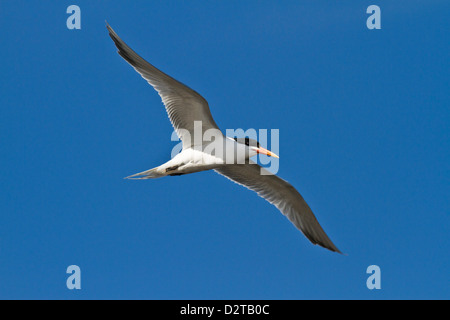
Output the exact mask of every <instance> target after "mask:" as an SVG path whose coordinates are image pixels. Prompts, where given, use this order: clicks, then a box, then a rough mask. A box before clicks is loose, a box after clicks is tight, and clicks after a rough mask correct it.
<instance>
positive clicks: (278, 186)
mask: <svg viewBox="0 0 450 320" xmlns="http://www.w3.org/2000/svg"><path fill="white" fill-rule="evenodd" d="M261 170H262V171H261ZM215 171H216V172H218V173H220V174H221V175H223V176H225V177H227V178H228V179H230V180H232V181H234V182H236V183H238V184H240V185H243V186H244V187H246V188H248V189H250V190H253V191H255V192H256V193H257V194H258V195H259V196H260V197H262V198H264V199H266V200H267V201H268V202H270V203H271V204H273V205H274V206H275V207H277V208H278V210H280V211H281V212H282V213H283V214H284V215H285V216H286V217H287V218H288V219H289V220H290V221H291V222H292V223H293V224H294V225H295V226H296V227H297V228H298V229H299V230H300V231H302V232H303V234H304V235H305V236H306V237H307V238H308V239H309V240H310V241H311V242H312V243H313V244H318V245H319V246H322V247H324V248H327V249H329V250H331V251H335V252H339V253H341V251H339V249H338V248H337V247H336V246H335V245H334V244H333V242H331V240H330V238H328V236H327V235H326V233H325V231H323V229H322V227H321V226H320V224H319V222H318V221H317V219H316V217H315V216H314V214H313V212H312V211H311V209H310V208H309V206H308V204H307V203H306V201H305V200H304V199H303V197H302V196H301V195H300V193H299V192H298V191H297V190H296V189H295V188H294V187H293V186H292V185H291V184H289V183H288V182H287V181H285V180H283V179H281V178H279V177H277V176H276V175H273V174H271V173H270V172H269V171H267V170H266V169H264V168H262V167H261V166H259V165H258V164H256V163H255V162H253V161H251V160H250V162H249V163H248V164H236V165H226V166H223V167H221V168H219V169H216V170H215ZM262 172H263V173H265V174H261V173H262Z"/></svg>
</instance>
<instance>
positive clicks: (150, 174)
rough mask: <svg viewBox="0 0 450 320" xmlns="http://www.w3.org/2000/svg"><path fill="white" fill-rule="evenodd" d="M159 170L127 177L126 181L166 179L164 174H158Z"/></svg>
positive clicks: (154, 169) (155, 169)
mask: <svg viewBox="0 0 450 320" xmlns="http://www.w3.org/2000/svg"><path fill="white" fill-rule="evenodd" d="M158 168H159V167H156V168H153V169H150V170H146V171H142V172H139V173H136V174H133V175H131V176H128V177H125V178H124V179H131V180H142V179H154V178H160V177H165V176H166V175H165V174H162V173H160V172H158Z"/></svg>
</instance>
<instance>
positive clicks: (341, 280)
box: [0, 0, 450, 299]
mask: <svg viewBox="0 0 450 320" xmlns="http://www.w3.org/2000/svg"><path fill="white" fill-rule="evenodd" d="M71 4H77V5H79V6H80V8H81V30H68V29H67V28H66V19H67V17H68V16H69V15H68V14H66V8H67V7H68V6H69V5H71ZM371 4H377V5H379V6H380V8H381V26H382V29H381V30H368V29H367V27H366V19H367V17H368V16H369V15H368V14H366V8H367V7H368V6H369V5H371ZM449 12H450V3H449V2H448V1H444V0H442V1H437V0H436V1H426V2H425V1H378V0H377V1H350V0H346V1H338V2H337V1H317V0H314V1H313V0H309V1H299V0H297V1H283V2H282V3H276V2H275V1H208V2H205V1H184V2H182V1H127V2H125V1H74V2H69V1H57V2H49V1H44V2H43V1H40V2H38V1H31V2H30V1H2V2H0V30H1V31H0V34H1V43H2V45H1V50H0V58H1V75H2V84H1V86H0V105H1V108H0V146H1V152H0V161H1V167H2V170H0V178H1V186H0V188H1V190H0V191H1V192H0V213H1V220H0V298H36V299H47V298H54V299H81V298H82V299H93V298H102V299H107V298H112V299H118V298H130V299H143V298H146V299H349V298H357V299H409V298H446V299H449V298H450V289H449V282H450V281H449V279H450V276H449V265H450V257H449V252H450V245H449V232H450V227H449V226H450V223H449V222H450V202H449V199H450V197H449V191H450V188H449V186H450V170H449V169H450V164H449V163H450V161H449V160H450V143H449V134H450V132H449V119H450V111H449V106H450V95H449V93H450V90H449V89H450V88H449V75H450V74H449V73H450V72H449V70H450V65H449V61H450V53H449V52H450V51H449V32H448V31H449V29H450V20H449V19H448V18H449ZM105 20H107V21H108V23H110V24H111V26H112V27H113V28H114V29H115V30H116V31H117V33H118V34H119V35H120V36H121V37H122V38H123V39H124V40H125V41H126V42H127V43H128V44H129V45H130V46H131V47H132V48H134V49H135V50H136V51H137V52H138V53H140V54H141V55H142V56H144V57H145V58H146V59H147V60H149V61H150V62H151V63H153V64H154V65H156V66H157V67H159V68H160V69H162V70H163V71H165V72H167V73H168V74H170V75H172V76H173V77H175V78H176V79H178V80H180V81H182V82H184V83H186V84H188V85H189V86H191V87H192V88H194V89H195V90H197V91H198V92H200V93H201V94H202V95H203V96H204V97H205V98H206V99H207V100H208V101H209V104H210V106H211V109H212V113H213V116H214V117H215V119H216V122H217V123H218V124H219V126H220V127H221V128H222V129H223V130H225V129H227V128H244V129H247V128H257V129H259V128H263V129H272V128H274V129H279V130H280V140H281V141H280V157H281V158H280V170H279V175H280V176H281V177H283V178H285V179H287V180H288V181H290V182H291V183H292V184H293V185H294V186H295V187H297V188H298V190H299V191H300V192H301V193H302V194H303V196H304V198H305V199H306V200H307V202H308V203H309V204H310V206H311V207H312V209H313V211H314V212H315V214H316V215H317V217H318V219H319V221H320V222H321V224H322V226H323V227H324V229H325V230H326V232H327V233H328V234H329V236H330V237H331V239H332V240H333V241H334V242H335V243H336V245H337V246H338V247H339V248H340V249H341V250H342V251H343V252H345V253H347V256H344V255H338V254H335V253H331V252H329V251H327V250H325V249H322V248H320V247H318V246H313V245H312V244H310V243H309V241H308V240H306V238H305V237H304V236H303V235H302V234H301V233H300V232H299V231H297V230H296V229H295V228H294V227H293V226H292V225H291V224H290V222H289V221H288V220H287V219H286V218H285V217H284V216H282V215H281V213H279V212H278V211H277V210H276V208H275V207H273V206H271V205H269V204H268V203H266V202H265V201H264V200H262V199H261V198H259V197H257V196H256V194H254V193H253V192H251V191H247V190H246V189H244V188H242V187H239V186H237V185H235V184H233V183H231V182H229V181H228V180H227V179H224V178H223V177H221V176H219V175H217V174H215V173H214V172H203V173H198V174H193V175H186V176H183V177H168V178H164V179H158V180H151V181H128V180H124V179H123V177H125V176H127V175H129V174H132V173H136V172H139V171H142V170H145V169H149V168H152V167H155V166H157V165H159V164H161V163H163V162H165V161H167V160H168V159H169V157H170V151H171V149H172V147H173V146H174V145H175V143H174V142H171V141H170V136H171V133H172V127H171V125H170V123H169V121H168V119H167V115H166V114H165V110H164V108H163V105H162V104H161V100H160V98H159V96H158V95H157V93H156V92H155V91H154V90H153V89H152V88H151V87H150V86H149V85H148V84H147V83H146V82H145V81H144V80H143V79H142V78H141V77H140V76H139V75H138V74H137V73H136V72H135V71H134V70H133V69H132V68H131V67H130V66H129V65H128V64H127V63H126V62H125V61H124V60H123V59H121V58H120V57H119V56H118V55H117V53H116V48H115V47H114V44H113V42H112V41H111V39H110V38H109V36H108V33H107V30H106V28H105ZM72 264H75V265H78V266H80V268H81V273H82V277H81V278H82V280H81V281H82V282H81V283H82V284H81V285H82V289H81V290H79V291H76V290H74V291H70V290H68V289H67V288H66V278H67V277H68V275H67V274H66V268H67V267H68V266H69V265H72ZM373 264H375V265H378V266H380V268H381V286H382V288H381V290H373V291H371V290H368V289H367V288H366V279H367V277H368V276H369V275H368V274H366V268H367V267H368V266H369V265H373Z"/></svg>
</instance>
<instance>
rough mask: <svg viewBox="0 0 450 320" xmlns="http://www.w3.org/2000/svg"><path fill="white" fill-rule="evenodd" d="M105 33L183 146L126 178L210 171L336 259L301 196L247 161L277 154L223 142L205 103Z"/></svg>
mask: <svg viewBox="0 0 450 320" xmlns="http://www.w3.org/2000/svg"><path fill="white" fill-rule="evenodd" d="M107 28H108V31H109V35H110V36H111V38H112V40H113V41H114V43H115V45H116V47H117V48H118V50H119V51H118V53H119V54H120V55H121V56H122V57H123V58H124V59H125V60H126V61H127V62H128V63H129V64H130V65H131V66H133V68H134V69H135V70H136V71H137V72H138V73H139V74H140V75H141V76H142V77H143V78H144V79H145V80H147V81H148V83H149V84H150V85H151V86H153V88H154V89H155V90H156V91H157V92H158V93H159V95H160V96H161V98H162V101H163V103H164V105H165V107H166V110H167V113H168V115H169V118H170V120H171V122H172V125H173V126H174V129H175V131H176V132H177V135H178V136H179V137H180V139H181V141H182V144H183V148H182V151H181V152H180V153H178V154H177V155H176V156H174V157H173V158H172V159H171V160H169V161H168V162H166V163H164V164H162V165H160V166H158V167H156V168H153V169H150V170H146V171H143V172H140V173H137V174H134V175H131V176H129V177H127V178H129V179H153V178H160V177H165V176H178V175H184V174H189V173H195V172H199V171H205V170H215V171H216V172H217V173H219V174H221V175H223V176H225V177H227V178H228V179H230V180H232V181H234V182H236V183H238V184H240V185H243V186H245V187H246V188H248V189H251V190H253V191H255V192H256V193H258V195H259V196H261V197H263V198H264V199H266V200H267V201H268V202H270V203H272V204H273V205H274V206H276V207H277V208H278V209H279V210H280V211H281V212H282V213H283V214H284V215H285V216H286V217H287V218H288V219H289V220H290V221H291V222H292V223H293V224H294V225H295V226H296V227H297V228H298V229H299V230H301V231H302V232H303V234H304V235H305V236H306V237H307V238H308V239H309V240H310V241H311V242H312V243H313V244H318V245H320V246H322V247H324V248H327V249H329V250H331V251H335V252H339V253H340V251H339V249H338V248H337V247H336V246H335V245H334V244H333V242H332V241H331V240H330V239H329V238H328V236H327V235H326V233H325V232H324V231H323V229H322V227H321V226H320V224H319V222H318V221H317V219H316V217H315V216H314V214H313V213H312V211H311V209H310V208H309V206H308V204H307V203H306V202H305V200H304V199H303V197H302V196H301V195H300V193H298V191H297V190H296V189H295V188H294V187H293V186H292V185H291V184H289V183H288V182H287V181H285V180H283V179H281V178H279V177H277V176H276V175H273V174H271V173H270V172H269V171H267V170H266V169H264V168H262V167H261V166H259V165H258V164H256V163H255V162H253V161H252V160H250V158H251V157H253V156H255V155H257V154H258V153H261V154H265V155H268V156H272V157H277V158H278V156H277V155H276V154H274V153H272V152H270V151H269V150H267V149H264V148H263V147H261V146H260V145H259V143H258V142H257V141H256V140H252V139H248V138H245V139H244V138H229V137H225V136H224V135H223V134H222V132H221V131H220V129H219V128H218V126H217V124H216V123H215V121H214V119H213V117H212V115H211V111H210V109H209V106H208V102H207V101H206V100H205V99H204V98H203V97H202V96H201V95H200V94H198V93H197V92H195V91H194V90H192V89H190V88H189V87H187V86H185V85H183V84H182V83H180V82H179V81H177V80H175V79H173V78H172V77H170V76H168V75H167V74H165V73H163V72H162V71H160V70H158V69H157V68H155V67H154V66H153V65H151V64H150V63H148V62H147V61H145V60H144V59H143V58H142V57H140V56H139V55H138V54H137V53H136V52H134V51H133V50H132V49H131V48H130V47H129V46H128V45H127V44H125V42H123V41H122V39H120V37H119V36H118V35H117V34H116V33H115V32H114V30H112V28H111V27H110V26H109V25H107Z"/></svg>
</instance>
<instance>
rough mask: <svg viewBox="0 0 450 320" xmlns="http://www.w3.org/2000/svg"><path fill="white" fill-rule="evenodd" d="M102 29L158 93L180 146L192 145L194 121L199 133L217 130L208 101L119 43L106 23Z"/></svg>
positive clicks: (121, 42)
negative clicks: (181, 142) (199, 122)
mask: <svg viewBox="0 0 450 320" xmlns="http://www.w3.org/2000/svg"><path fill="white" fill-rule="evenodd" d="M106 28H107V29H108V31H109V35H110V37H111V39H113V41H114V43H115V44H116V47H117V49H118V50H119V51H118V53H119V54H120V55H121V56H122V58H124V59H125V60H126V61H127V62H128V63H129V64H130V65H131V66H132V67H133V68H134V69H135V70H136V71H137V72H138V73H139V74H140V75H141V76H142V77H143V78H144V79H145V80H147V81H148V83H149V84H150V85H151V86H152V87H153V88H154V89H155V90H156V91H157V92H158V93H159V95H160V96H161V98H162V101H163V103H164V105H165V107H166V111H167V113H168V115H169V118H170V121H171V122H172V125H173V127H174V129H175V131H176V132H177V134H178V137H179V138H180V139H181V140H182V141H183V149H185V148H189V147H191V146H193V145H194V121H201V134H203V132H205V131H206V130H208V129H217V130H219V128H218V127H217V124H216V123H215V121H214V119H213V117H212V115H211V111H210V110H209V106H208V102H207V101H206V100H205V99H204V98H203V97H202V96H201V95H200V94H198V93H197V92H195V91H194V90H192V89H190V88H189V87H187V86H185V85H184V84H182V83H181V82H179V81H177V80H175V79H174V78H172V77H170V76H169V75H167V74H165V73H164V72H162V71H160V70H158V69H157V68H155V67H154V66H152V65H151V64H150V63H148V62H147V61H145V60H144V59H143V58H142V57H141V56H139V55H138V54H137V53H136V52H134V51H133V50H132V49H131V48H130V47H129V46H128V45H127V44H126V43H125V42H123V40H122V39H121V38H120V37H119V36H118V35H117V34H116V33H115V32H114V30H113V29H112V28H111V27H110V26H109V25H108V24H107V25H106ZM219 131H220V130H219ZM201 140H202V139H199V143H201V142H202V141H201Z"/></svg>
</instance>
